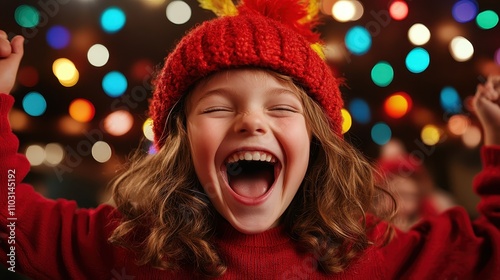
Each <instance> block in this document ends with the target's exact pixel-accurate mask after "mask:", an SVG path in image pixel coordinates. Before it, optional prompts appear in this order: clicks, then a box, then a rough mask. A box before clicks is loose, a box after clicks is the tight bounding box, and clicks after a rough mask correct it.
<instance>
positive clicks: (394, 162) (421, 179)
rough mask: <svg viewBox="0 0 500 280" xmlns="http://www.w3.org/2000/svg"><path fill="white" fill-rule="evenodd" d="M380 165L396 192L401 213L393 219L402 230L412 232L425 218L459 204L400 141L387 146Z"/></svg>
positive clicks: (382, 153) (385, 177) (384, 147)
mask: <svg viewBox="0 0 500 280" xmlns="http://www.w3.org/2000/svg"><path fill="white" fill-rule="evenodd" d="M377 168H378V170H379V172H380V173H381V174H382V175H383V180H386V181H385V184H386V185H387V188H388V189H389V190H390V191H391V192H392V193H394V195H395V199H396V202H397V205H398V212H397V214H396V216H395V217H394V219H393V221H392V222H393V225H395V226H396V227H398V228H399V229H400V230H404V231H408V230H409V229H410V228H411V227H412V226H413V225H415V224H416V223H417V222H418V221H419V220H420V219H421V218H423V217H430V216H435V215H438V214H440V213H442V212H444V211H445V210H448V209H449V208H451V207H453V206H455V203H454V202H453V199H452V197H451V196H450V195H449V194H448V193H446V192H445V191H443V190H440V189H439V188H437V187H436V186H435V184H434V182H433V180H432V178H431V175H430V174H429V172H428V171H427V169H426V168H425V166H424V165H423V164H422V163H421V162H418V161H416V160H415V159H414V158H412V157H411V156H410V155H408V154H407V153H406V151H405V148H404V146H403V144H402V143H401V142H399V141H397V140H391V141H389V143H387V144H386V145H384V146H383V148H382V151H381V156H380V157H379V159H378V160H377Z"/></svg>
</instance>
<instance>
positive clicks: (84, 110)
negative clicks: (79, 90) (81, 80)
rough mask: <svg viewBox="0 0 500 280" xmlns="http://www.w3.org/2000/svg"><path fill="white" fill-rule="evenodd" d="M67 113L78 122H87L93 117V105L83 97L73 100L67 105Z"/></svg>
mask: <svg viewBox="0 0 500 280" xmlns="http://www.w3.org/2000/svg"><path fill="white" fill-rule="evenodd" d="M69 115H70V116H71V117H72V118H73V119H74V120H75V121H78V122H89V121H91V120H92V119H93V118H94V115H95V107H94V105H93V104H92V103H91V102H90V101H88V100H86V99H83V98H78V99H75V100H73V102H71V104H70V105H69Z"/></svg>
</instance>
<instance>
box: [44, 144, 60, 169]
mask: <svg viewBox="0 0 500 280" xmlns="http://www.w3.org/2000/svg"><path fill="white" fill-rule="evenodd" d="M63 159H64V148H63V147H62V146H61V144H58V143H49V144H47V145H46V146H45V163H46V164H47V165H49V166H56V165H58V164H59V163H61V162H62V160H63Z"/></svg>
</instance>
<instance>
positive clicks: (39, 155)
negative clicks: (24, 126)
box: [24, 145, 45, 166]
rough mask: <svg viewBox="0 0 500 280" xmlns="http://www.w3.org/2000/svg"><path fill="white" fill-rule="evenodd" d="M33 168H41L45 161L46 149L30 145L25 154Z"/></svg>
mask: <svg viewBox="0 0 500 280" xmlns="http://www.w3.org/2000/svg"><path fill="white" fill-rule="evenodd" d="M24 154H25V155H26V158H27V159H28V161H29V162H30V164H31V166H39V165H41V164H42V163H43V161H44V160H45V149H44V148H43V147H42V146H40V145H30V146H28V147H27V148H26V152H25V153H24Z"/></svg>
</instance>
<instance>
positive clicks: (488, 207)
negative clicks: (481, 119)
mask: <svg viewBox="0 0 500 280" xmlns="http://www.w3.org/2000/svg"><path fill="white" fill-rule="evenodd" d="M481 156H482V163H483V170H482V171H481V172H480V173H479V174H478V175H476V177H475V178H474V181H473V188H474V190H475V192H476V193H477V194H478V195H479V196H480V198H481V201H480V203H479V205H478V210H479V213H480V214H481V216H480V217H479V218H478V219H476V220H474V221H471V220H470V218H469V216H468V214H467V213H466V212H465V210H464V209H463V208H461V207H455V208H452V209H450V210H448V211H446V212H445V213H443V214H442V215H438V216H436V217H431V218H428V219H425V220H423V221H422V222H420V223H419V224H417V225H416V226H415V227H413V229H412V230H410V231H409V232H407V233H404V232H399V231H398V232H396V235H395V237H394V239H393V240H392V241H391V242H390V243H389V244H388V246H386V247H384V248H382V252H383V254H384V256H385V260H386V262H385V263H386V269H387V270H388V274H389V275H390V278H391V279H496V277H498V275H500V265H499V264H500V146H489V147H483V148H482V149H481Z"/></svg>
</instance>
